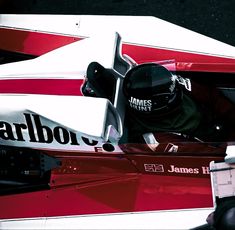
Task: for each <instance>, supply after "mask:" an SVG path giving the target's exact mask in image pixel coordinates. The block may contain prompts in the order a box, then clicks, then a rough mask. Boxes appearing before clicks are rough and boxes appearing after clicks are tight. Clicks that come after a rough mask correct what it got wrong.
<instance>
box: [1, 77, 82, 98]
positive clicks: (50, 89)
mask: <svg viewBox="0 0 235 230" xmlns="http://www.w3.org/2000/svg"><path fill="white" fill-rule="evenodd" d="M82 83H83V80H82V79H4V80H0V93H22V94H48V95H74V96H81V95H82V93H81V91H80V88H81V85H82Z"/></svg>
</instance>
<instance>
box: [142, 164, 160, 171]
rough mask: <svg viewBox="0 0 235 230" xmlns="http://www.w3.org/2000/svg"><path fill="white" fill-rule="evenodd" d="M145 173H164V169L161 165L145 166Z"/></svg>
mask: <svg viewBox="0 0 235 230" xmlns="http://www.w3.org/2000/svg"><path fill="white" fill-rule="evenodd" d="M144 170H145V172H164V167H163V165H161V164H144Z"/></svg>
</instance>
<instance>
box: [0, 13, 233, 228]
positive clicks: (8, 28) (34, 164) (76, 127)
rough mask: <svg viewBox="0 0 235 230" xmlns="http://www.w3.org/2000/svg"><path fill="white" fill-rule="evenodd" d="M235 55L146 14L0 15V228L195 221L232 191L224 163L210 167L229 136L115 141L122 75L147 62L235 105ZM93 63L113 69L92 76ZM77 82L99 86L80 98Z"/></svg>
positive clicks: (188, 224) (121, 112) (121, 113)
mask: <svg viewBox="0 0 235 230" xmlns="http://www.w3.org/2000/svg"><path fill="white" fill-rule="evenodd" d="M234 54H235V47H233V46H230V45H227V44H224V43H222V42H219V41H216V40H214V39H211V38H208V37H206V36H203V35H200V34H198V33H195V32H192V31H189V30H187V29H184V28H182V27H179V26H176V25H173V24H171V23H168V22H166V21H163V20H160V19H158V18H155V17H144V16H143V17H141V16H140V17H132V16H80V15H0V63H1V65H0V101H1V103H0V144H1V148H0V204H1V205H0V219H1V220H0V228H1V229H6V228H8V229H9V228H15V227H18V228H43V229H47V228H76V229H78V228H83V229H84V228H92V225H91V222H92V223H93V224H94V222H95V223H96V226H98V227H99V228H102V229H110V228H112V227H113V226H114V225H115V228H122V227H124V228H128V226H129V227H132V228H145V229H147V228H148V229H151V228H152V229H164V228H166V229H182V228H183V229H189V228H193V227H196V226H198V225H202V224H205V223H206V218H207V216H208V214H209V213H211V212H212V211H213V210H214V205H215V203H216V200H215V199H214V197H224V196H232V195H234V194H233V190H234V185H233V183H234V182H233V181H232V180H229V182H228V177H227V174H223V175H222V176H221V173H220V172H221V171H220V170H218V168H222V169H223V171H225V170H224V169H227V168H228V166H227V164H225V165H222V166H221V165H219V166H218V165H217V164H215V163H214V161H224V157H225V156H226V152H227V154H228V156H227V158H226V160H227V162H229V163H231V162H233V152H234V149H233V143H232V142H226V143H222V144H221V145H220V147H214V146H212V145H210V144H209V143H202V142H184V141H180V140H174V141H172V140H168V139H167V138H164V137H163V138H162V139H160V140H158V142H159V143H158V144H159V146H158V147H157V148H156V150H155V151H152V149H151V144H149V145H145V146H143V145H140V144H131V143H123V142H120V140H121V139H122V136H123V130H124V127H123V121H124V118H125V105H124V103H123V95H122V81H123V79H124V77H125V73H126V72H127V71H128V70H129V69H130V68H131V67H132V66H133V65H136V64H140V63H146V62H156V63H161V64H163V65H164V66H165V67H167V68H168V69H170V70H173V71H176V72H179V73H180V74H181V75H183V76H185V77H187V78H189V79H190V78H197V79H198V80H202V81H213V83H214V84H216V86H217V87H218V88H219V90H221V91H222V92H223V93H224V94H225V95H226V96H227V97H229V98H230V99H231V100H232V101H234V102H235V55H234ZM91 68H93V69H92V70H93V71H94V72H93V73H92V72H91V71H88V70H89V69H91ZM99 68H101V69H102V70H104V71H105V70H109V73H111V74H108V75H105V74H104V75H102V77H95V76H94V73H95V72H96V71H99V70H100V69H99ZM85 79H89V80H90V83H91V85H92V89H93V90H96V92H100V91H99V89H100V88H102V89H103V88H104V89H105V90H104V91H102V93H100V94H99V93H98V94H96V95H97V96H96V97H90V96H85V90H87V88H86V87H84V83H86V81H85ZM211 162H212V163H211ZM210 163H211V169H212V171H213V172H215V173H214V174H213V180H212V181H213V183H212V185H213V186H215V187H216V189H215V193H213V192H212V185H211V177H210V170H209V165H210ZM230 166H231V165H230V164H229V172H230V173H231V174H232V173H233V168H232V166H231V167H230ZM217 172H218V173H217ZM226 172H227V171H226ZM218 178H220V179H221V178H223V179H224V178H226V179H224V180H225V181H226V185H225V183H222V182H221V180H222V179H221V180H219V179H218ZM221 184H223V185H224V186H227V185H229V186H230V187H229V189H228V190H226V191H227V192H226V194H225V192H224V191H225V190H223V189H222V192H221V189H220V188H221ZM227 187H228V186H227ZM227 187H226V188H227ZM100 214H102V215H100ZM103 214H109V215H103ZM120 214H122V215H120ZM93 227H94V226H93Z"/></svg>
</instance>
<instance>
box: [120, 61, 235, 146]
mask: <svg viewBox="0 0 235 230" xmlns="http://www.w3.org/2000/svg"><path fill="white" fill-rule="evenodd" d="M123 92H124V96H125V99H126V104H127V116H126V117H127V118H126V120H125V123H126V124H125V125H127V127H128V131H127V132H128V133H127V136H128V143H144V134H146V133H154V134H155V133H160V132H167V133H173V134H180V135H183V136H184V137H186V138H187V139H199V140H201V141H203V142H223V141H232V140H235V137H234V136H233V135H232V128H233V129H234V127H235V122H234V121H235V119H234V117H235V108H234V105H233V103H232V102H230V101H229V100H228V99H227V98H226V97H225V96H223V94H222V93H220V91H218V90H217V89H216V87H213V85H200V84H198V83H196V82H193V81H190V80H189V79H185V78H182V77H181V76H177V75H175V74H173V73H172V72H170V71H168V70H167V69H166V68H165V67H164V66H162V65H159V64H156V63H147V64H140V65H137V66H135V67H133V68H132V69H131V70H129V71H128V72H127V74H126V76H125V78H124V82H123Z"/></svg>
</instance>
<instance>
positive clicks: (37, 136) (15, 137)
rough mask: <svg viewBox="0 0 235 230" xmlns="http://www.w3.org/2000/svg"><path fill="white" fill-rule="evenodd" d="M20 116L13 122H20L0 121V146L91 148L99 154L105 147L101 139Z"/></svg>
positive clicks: (42, 118)
mask: <svg viewBox="0 0 235 230" xmlns="http://www.w3.org/2000/svg"><path fill="white" fill-rule="evenodd" d="M17 115H19V114H17ZM20 115H21V116H20V117H14V118H15V119H14V120H18V121H20V122H12V121H11V122H9V121H3V120H0V143H1V144H10V145H11V144H12V145H14V146H16V145H19V146H32V147H38V146H39V147H42V146H44V147H47V148H60V147H59V146H66V147H72V148H69V149H73V147H75V149H82V147H84V146H85V147H93V148H92V150H93V151H95V152H100V151H101V148H102V145H103V146H104V145H107V143H102V139H101V138H100V139H101V140H99V139H98V138H97V139H95V138H93V137H91V136H89V135H85V134H82V133H80V132H74V131H71V130H69V129H68V128H66V127H64V126H60V125H56V123H54V122H52V121H50V120H48V119H46V118H44V117H41V116H40V115H38V114H32V113H23V114H20ZM43 121H44V122H43ZM109 145H111V144H109ZM83 149H84V148H83ZM106 149H107V148H106ZM109 149H110V150H109V151H114V148H110V146H109ZM87 150H88V149H87Z"/></svg>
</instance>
